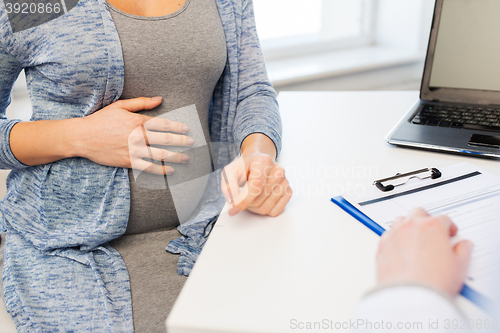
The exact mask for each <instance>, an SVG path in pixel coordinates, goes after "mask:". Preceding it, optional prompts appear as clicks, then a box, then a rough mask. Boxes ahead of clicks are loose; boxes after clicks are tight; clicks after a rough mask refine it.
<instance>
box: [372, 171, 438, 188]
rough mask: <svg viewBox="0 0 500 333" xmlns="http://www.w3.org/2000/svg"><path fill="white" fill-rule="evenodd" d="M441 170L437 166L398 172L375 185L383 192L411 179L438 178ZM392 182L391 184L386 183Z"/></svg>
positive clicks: (374, 183) (376, 182) (375, 182)
mask: <svg viewBox="0 0 500 333" xmlns="http://www.w3.org/2000/svg"><path fill="white" fill-rule="evenodd" d="M441 175H442V174H441V172H440V171H439V170H438V169H436V168H427V169H421V170H417V171H413V172H408V173H403V174H400V173H397V174H396V175H395V176H394V177H389V178H384V179H380V180H376V181H374V182H373V185H375V186H376V187H377V188H378V189H379V190H381V191H382V192H388V191H392V190H394V188H395V187H397V186H401V185H404V184H406V183H408V182H409V181H410V179H414V178H417V179H420V180H424V179H429V178H430V179H437V178H440V177H441ZM387 182H390V183H389V184H384V183H387Z"/></svg>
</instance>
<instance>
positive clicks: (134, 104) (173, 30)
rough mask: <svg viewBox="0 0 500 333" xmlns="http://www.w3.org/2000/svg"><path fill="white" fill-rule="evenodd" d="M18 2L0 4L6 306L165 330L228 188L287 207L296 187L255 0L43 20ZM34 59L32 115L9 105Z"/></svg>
mask: <svg viewBox="0 0 500 333" xmlns="http://www.w3.org/2000/svg"><path fill="white" fill-rule="evenodd" d="M45 2H47V3H48V2H49V1H45ZM66 3H68V1H66ZM13 8H15V7H12V6H11V7H9V6H7V5H4V3H0V73H1V76H0V112H1V115H2V117H1V119H0V151H1V153H0V167H1V168H2V169H12V171H11V173H10V174H9V176H8V179H7V195H6V196H5V198H4V199H3V200H2V201H1V205H0V209H1V213H2V220H1V221H0V232H2V231H5V232H4V234H3V235H2V244H1V246H2V247H3V249H2V250H3V251H4V252H5V257H4V264H3V283H4V285H3V289H4V293H5V304H6V308H7V311H8V313H9V315H10V317H11V318H12V321H13V322H14V324H15V326H16V328H17V330H18V331H19V332H47V331H75V332H91V331H93V332H132V331H134V328H135V330H136V331H137V332H144V331H148V332H155V331H164V329H165V328H164V322H165V318H166V316H167V314H168V311H169V309H170V308H171V306H172V304H173V302H174V300H175V298H176V296H177V295H178V293H179V291H180V288H181V287H182V284H183V282H184V279H185V277H182V276H179V275H177V271H178V272H179V273H181V274H185V275H187V274H188V273H189V271H190V269H191V267H192V264H193V261H194V260H195V258H196V255H197V253H199V251H200V249H201V247H202V245H203V244H204V240H205V239H206V237H207V235H208V233H209V230H210V228H211V225H212V224H213V223H214V221H215V220H216V216H217V215H218V214H219V213H220V210H221V208H222V205H223V203H224V202H225V200H227V201H229V202H231V203H232V204H233V205H232V208H231V209H230V211H229V214H230V215H235V214H237V213H239V212H241V211H242V210H245V209H247V210H249V211H252V212H254V213H258V214H262V215H269V216H277V215H279V214H280V213H281V212H282V211H283V209H284V207H285V205H286V204H287V203H288V201H289V200H290V197H291V190H290V188H289V186H288V181H287V180H286V178H285V176H284V172H283V169H282V168H281V167H280V166H279V165H277V164H276V162H275V159H276V156H277V154H278V152H279V150H280V147H281V121H280V116H279V112H278V106H277V103H276V95H275V92H274V90H273V89H272V87H271V85H270V83H269V80H268V78H267V74H266V71H265V66H264V63H263V58H262V55H261V51H260V46H259V42H258V38H257V35H256V31H255V24H254V18H253V5H252V1H251V0H176V1H173V0H143V1H132V0H112V1H109V2H106V1H104V0H80V1H79V2H78V3H77V4H76V2H75V5H74V6H71V7H70V8H69V9H68V10H67V12H66V13H65V14H64V15H59V16H57V17H55V18H53V19H51V20H46V21H45V22H44V23H40V21H36V20H34V19H33V17H30V16H29V15H30V14H29V13H28V14H23V13H22V12H21V13H15V12H14V11H13ZM65 10H66V8H65ZM15 15H17V16H15ZM23 20H24V25H21V26H22V29H20V28H19V25H18V26H17V28H16V26H15V25H16V24H18V23H19V22H23ZM13 22H15V24H14V23H13ZM26 22H28V23H26ZM23 69H24V71H25V74H26V79H27V84H28V91H29V94H30V100H31V103H32V105H33V115H32V118H31V121H29V122H22V121H20V120H15V119H7V118H6V117H5V111H6V108H7V106H8V105H9V103H10V93H11V90H12V86H13V84H14V82H15V80H16V78H17V77H18V75H19V74H20V72H21V71H22V70H23ZM169 114H170V115H169ZM239 155H241V156H239ZM238 156H239V157H238ZM235 159H236V160H235ZM233 160H235V162H233V163H231V164H229V163H230V162H231V161H233ZM223 167H225V169H224V177H222V176H221V172H220V169H221V168H223ZM221 179H223V181H222V182H221ZM240 186H243V189H244V190H243V191H241V192H240ZM221 188H222V191H221V190H220V189H221ZM176 227H178V229H179V231H180V232H181V233H182V234H183V236H182V237H180V238H179V239H175V238H177V237H178V236H179V233H178V232H177V230H175V228H176ZM174 239H175V240H174ZM171 240H173V241H172V242H171V243H170V245H169V247H168V250H169V251H170V252H175V253H180V254H181V257H180V260H179V263H178V266H177V270H176V265H175V264H176V263H175V259H177V256H173V255H171V254H169V253H167V252H165V246H166V245H167V244H168V243H169V242H170V241H171Z"/></svg>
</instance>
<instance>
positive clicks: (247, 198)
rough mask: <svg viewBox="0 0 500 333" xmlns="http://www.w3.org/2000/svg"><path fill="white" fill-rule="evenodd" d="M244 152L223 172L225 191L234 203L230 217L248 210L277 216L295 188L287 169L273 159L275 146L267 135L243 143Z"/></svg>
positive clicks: (228, 198)
mask: <svg viewBox="0 0 500 333" xmlns="http://www.w3.org/2000/svg"><path fill="white" fill-rule="evenodd" d="M241 152H242V156H241V157H239V158H238V159H236V160H235V161H234V162H232V163H231V164H229V165H228V166H226V167H225V168H224V170H223V171H222V184H221V188H222V192H223V193H224V196H225V198H226V201H227V202H228V203H231V204H232V208H231V209H230V210H229V215H236V214H238V213H239V212H241V211H243V210H245V209H247V210H248V211H251V212H253V213H256V214H260V215H269V216H272V217H275V216H278V215H279V214H281V213H282V212H283V210H284V209H285V206H286V205H287V204H288V202H289V201H290V198H291V197H292V189H291V188H290V185H289V183H288V180H287V179H286V177H285V170H284V169H283V168H282V167H281V166H280V165H279V164H278V163H276V162H275V160H274V159H275V156H276V149H275V147H274V143H273V142H272V141H271V140H270V139H269V138H268V137H267V136H265V135H263V134H260V133H255V134H252V135H249V136H248V137H247V138H246V139H245V141H243V144H242V148H241ZM240 187H242V189H241V190H240Z"/></svg>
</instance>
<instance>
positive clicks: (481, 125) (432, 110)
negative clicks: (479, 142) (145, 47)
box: [411, 104, 500, 132]
mask: <svg viewBox="0 0 500 333" xmlns="http://www.w3.org/2000/svg"><path fill="white" fill-rule="evenodd" d="M411 122H412V123H413V124H417V125H426V126H439V127H451V128H464V129H470V130H480V131H493V132H500V109H487V108H474V107H461V106H446V105H434V104H424V105H423V107H422V109H420V111H419V112H418V113H417V115H416V116H415V117H413V119H412V120H411Z"/></svg>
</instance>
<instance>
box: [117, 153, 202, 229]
mask: <svg viewBox="0 0 500 333" xmlns="http://www.w3.org/2000/svg"><path fill="white" fill-rule="evenodd" d="M184 153H185V154H187V155H189V157H190V160H189V162H188V163H186V164H173V163H172V164H169V165H170V166H172V167H173V168H174V170H175V172H174V173H173V174H172V175H168V176H160V175H154V174H150V173H147V172H139V171H138V170H131V169H130V170H129V179H130V217H129V222H128V226H127V231H126V233H125V234H138V233H145V232H151V231H157V230H165V229H172V228H175V227H176V226H178V225H179V223H183V222H185V221H187V220H188V218H189V217H190V216H191V214H192V213H193V212H194V210H195V208H196V206H197V205H198V203H199V201H200V199H201V197H202V195H203V192H204V191H205V188H206V186H207V182H208V176H209V174H210V172H211V171H212V165H211V162H210V161H211V160H210V155H209V149H208V146H207V145H205V146H202V147H197V148H193V149H191V150H189V151H185V152H184Z"/></svg>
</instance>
